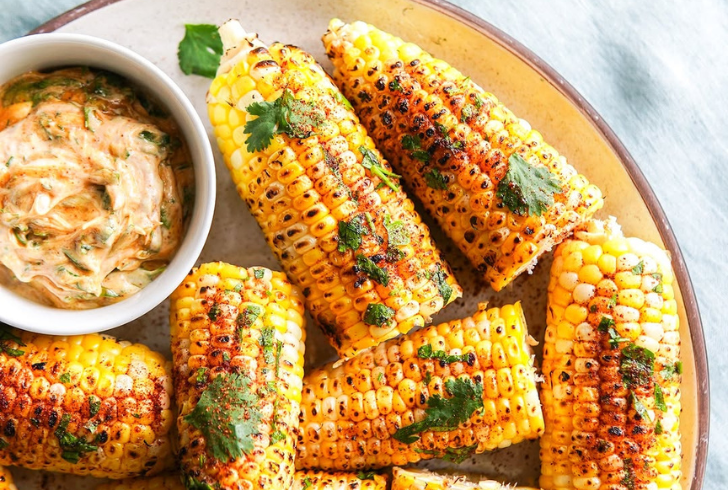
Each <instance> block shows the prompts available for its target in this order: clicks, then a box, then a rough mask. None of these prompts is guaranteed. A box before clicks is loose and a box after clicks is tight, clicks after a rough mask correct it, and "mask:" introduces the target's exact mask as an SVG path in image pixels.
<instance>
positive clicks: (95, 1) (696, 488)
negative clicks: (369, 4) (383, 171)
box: [28, 0, 710, 490]
mask: <svg viewBox="0 0 728 490" xmlns="http://www.w3.org/2000/svg"><path fill="white" fill-rule="evenodd" d="M121 1H123V0H90V1H88V2H86V3H83V4H81V5H79V6H77V7H75V8H73V9H71V10H68V11H66V12H64V13H62V14H60V15H58V16H56V17H54V18H53V19H51V20H49V21H48V22H46V23H44V24H42V25H40V26H39V27H37V28H35V29H33V30H32V31H30V32H29V33H28V34H40V33H46V32H53V31H55V30H57V29H59V28H60V27H63V26H65V25H66V24H69V23H70V22H73V21H74V20H76V19H78V18H80V17H83V16H85V15H87V14H89V13H91V12H94V11H96V10H99V9H102V8H104V7H107V6H109V5H112V4H115V3H118V2H121ZM410 1H412V2H414V3H417V4H419V5H423V6H425V7H427V8H430V9H432V10H435V11H437V12H439V13H441V14H444V15H446V16H448V17H450V18H452V19H454V20H456V21H458V22H460V23H462V24H464V25H466V26H467V27H469V28H471V29H473V30H475V31H477V32H478V33H480V34H482V35H484V36H486V37H488V38H489V39H490V40H492V41H494V42H495V43H496V44H498V45H499V46H500V47H501V48H503V49H505V50H506V51H508V52H510V53H511V54H513V55H514V56H516V57H518V58H519V59H521V60H522V61H523V62H524V63H526V64H527V65H528V66H529V67H531V69H533V70H534V71H536V72H537V73H538V74H539V75H541V76H542V77H543V79H544V80H546V81H547V82H548V83H549V84H550V85H551V86H552V87H554V88H555V89H556V90H557V91H558V92H559V93H561V95H563V96H564V97H566V98H567V99H568V100H569V102H571V104H573V105H574V106H575V107H576V108H577V109H578V110H579V112H580V113H581V114H582V115H583V116H584V117H585V118H586V119H587V120H588V121H589V122H590V123H591V124H592V126H593V127H594V128H595V129H596V130H597V132H598V133H599V134H600V135H601V136H602V138H603V139H604V140H605V141H606V142H607V143H608V144H609V146H610V148H611V149H612V151H614V153H615V154H616V155H617V157H618V160H619V161H620V163H621V164H622V166H623V167H624V169H625V170H626V171H627V175H629V178H630V180H631V181H632V183H633V184H634V186H635V187H636V188H637V190H638V191H639V193H640V195H641V197H642V200H643V201H644V202H645V205H646V206H647V209H648V211H649V213H650V216H652V219H653V221H654V222H655V225H656V226H657V229H658V231H659V233H660V237H661V238H662V240H663V242H664V243H665V246H666V247H667V249H668V250H669V251H670V253H671V255H672V262H673V268H674V269H675V275H676V277H677V280H678V284H679V285H680V289H681V292H682V296H683V303H684V306H685V313H686V315H687V319H688V329H689V330H690V338H691V340H692V345H693V356H694V358H695V367H696V372H695V375H696V379H697V383H696V386H697V387H698V393H697V403H698V443H697V448H696V454H695V457H696V461H695V473H694V474H693V478H692V482H691V485H690V488H691V490H700V489H701V488H702V486H703V480H704V477H705V470H706V466H707V454H708V444H709V433H710V376H709V368H708V357H707V351H706V345H705V335H704V331H703V322H702V319H701V317H700V309H699V305H698V301H697V297H696V296H695V288H694V287H693V283H692V280H691V278H690V273H689V272H688V268H687V264H686V263H685V258H684V256H683V254H682V250H681V249H680V245H679V243H678V241H677V238H676V237H675V234H674V233H673V231H672V227H671V226H670V222H669V221H668V219H667V216H666V214H665V211H664V210H663V208H662V205H661V204H660V201H659V200H658V199H657V196H656V195H655V193H654V191H653V190H652V187H651V186H650V184H649V182H648V181H647V178H646V177H645V175H644V173H642V170H641V169H640V168H639V166H638V165H637V162H636V161H635V160H634V158H633V157H632V155H631V154H630V153H629V151H628V150H627V148H626V147H625V146H624V144H623V143H622V141H621V140H620V139H619V138H618V137H617V135H616V133H615V132H614V131H613V130H612V128H611V127H610V126H609V125H608V124H607V123H606V122H605V120H604V118H602V117H601V116H600V115H599V113H598V112H597V111H596V110H595V109H594V107H593V106H592V105H591V104H590V103H589V102H587V101H586V99H584V97H582V95H581V94H580V93H579V92H578V91H577V90H576V88H574V86H573V85H571V84H570V83H569V82H568V81H567V80H565V79H564V78H563V77H562V76H561V75H560V74H559V73H558V72H557V71H556V70H555V69H554V68H552V67H551V65H549V64H548V63H546V62H545V61H544V60H543V59H542V58H541V57H539V56H538V55H536V54H535V53H534V52H533V51H531V49H529V48H527V47H526V46H525V45H524V44H522V43H521V42H519V41H517V40H516V39H514V38H513V37H511V36H510V35H509V34H507V33H506V32H504V31H502V30H501V29H499V28H497V27H496V26H494V25H493V24H491V23H489V22H488V21H486V20H485V19H482V18H480V17H478V16H477V15H475V14H473V13H472V12H469V11H467V10H465V9H463V8H461V7H459V6H457V5H454V4H452V3H450V2H449V1H447V0H410Z"/></svg>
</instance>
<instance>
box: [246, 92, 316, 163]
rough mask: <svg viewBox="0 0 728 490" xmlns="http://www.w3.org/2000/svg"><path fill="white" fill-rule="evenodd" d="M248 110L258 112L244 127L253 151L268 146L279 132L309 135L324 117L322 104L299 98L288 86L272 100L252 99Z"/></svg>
mask: <svg viewBox="0 0 728 490" xmlns="http://www.w3.org/2000/svg"><path fill="white" fill-rule="evenodd" d="M245 110H246V111H247V112H248V113H249V114H251V115H253V116H258V117H256V118H255V119H253V120H250V121H248V122H246V123H245V127H244V128H243V132H244V133H245V134H247V135H249V136H248V139H247V140H245V145H246V146H247V149H248V151H249V152H250V153H253V152H256V151H261V150H264V149H266V148H268V146H269V145H270V142H271V140H272V139H273V137H274V136H275V135H277V134H282V133H285V134H287V135H288V136H290V137H291V138H308V137H309V136H311V135H312V134H313V133H314V130H315V129H316V128H318V127H319V126H320V125H321V124H322V123H323V121H324V118H325V116H324V113H323V111H322V110H321V109H320V108H318V107H316V106H315V105H313V104H312V103H309V102H305V101H303V100H300V99H297V98H296V97H295V96H294V95H293V92H291V91H290V90H288V89H286V90H284V91H283V95H281V96H280V97H278V98H277V99H276V100H275V101H273V102H266V101H263V102H253V103H252V104H250V105H249V106H248V107H246V108H245Z"/></svg>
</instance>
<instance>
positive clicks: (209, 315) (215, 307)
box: [207, 303, 220, 322]
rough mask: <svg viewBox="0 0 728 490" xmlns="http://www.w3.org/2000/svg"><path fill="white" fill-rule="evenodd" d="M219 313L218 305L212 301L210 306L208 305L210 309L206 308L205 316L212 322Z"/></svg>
mask: <svg viewBox="0 0 728 490" xmlns="http://www.w3.org/2000/svg"><path fill="white" fill-rule="evenodd" d="M219 315H220V305H218V304H217V303H213V304H212V306H210V309H209V310H207V318H209V319H210V321H212V322H214V321H217V317H218V316H219Z"/></svg>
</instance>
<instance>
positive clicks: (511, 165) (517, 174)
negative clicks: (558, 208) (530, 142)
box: [496, 153, 561, 216]
mask: <svg viewBox="0 0 728 490" xmlns="http://www.w3.org/2000/svg"><path fill="white" fill-rule="evenodd" d="M559 192H561V184H560V183H559V180H558V179H557V178H556V177H554V176H553V175H552V174H551V173H550V172H549V171H548V169H546V168H545V167H535V166H533V165H531V164H530V163H528V162H527V161H526V160H524V159H523V157H522V156H521V155H519V154H518V153H513V154H512V155H511V156H510V157H509V158H508V171H507V172H506V175H505V176H504V177H503V180H501V181H500V183H499V184H498V191H497V192H496V196H497V197H498V198H500V199H502V200H503V204H504V205H505V206H506V207H507V208H508V209H510V210H511V211H513V212H514V213H516V214H518V215H521V216H525V215H536V216H541V215H542V214H543V213H545V212H546V210H547V209H548V207H549V206H551V205H552V204H553V203H554V194H556V193H559Z"/></svg>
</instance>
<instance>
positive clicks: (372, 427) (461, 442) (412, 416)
mask: <svg viewBox="0 0 728 490" xmlns="http://www.w3.org/2000/svg"><path fill="white" fill-rule="evenodd" d="M527 336H528V331H527V329H526V325H525V321H524V318H523V312H522V310H521V305H520V303H516V304H515V305H509V306H504V307H502V308H491V309H486V305H485V304H481V305H480V306H479V310H478V311H477V312H476V313H475V314H474V315H473V316H472V317H468V318H465V319H463V320H454V321H451V322H448V323H443V324H440V325H434V326H429V327H426V328H423V329H421V330H418V331H416V332H414V333H411V334H408V335H404V336H401V337H399V338H397V339H392V340H389V341H387V342H383V343H381V344H379V345H378V346H377V347H375V348H374V349H372V350H370V351H366V352H362V353H360V354H358V355H357V356H355V357H353V358H350V359H348V360H346V361H342V362H339V363H336V364H328V365H326V366H323V367H321V368H319V369H316V370H313V371H310V372H309V373H308V374H307V375H306V377H305V379H304V384H303V386H304V389H303V395H302V403H301V417H300V421H301V430H300V438H299V441H298V453H297V457H296V466H297V467H298V468H320V469H324V470H343V471H358V470H363V469H370V468H382V467H385V466H390V465H401V464H407V463H416V462H417V461H419V460H421V459H431V458H433V457H441V458H442V457H444V458H450V459H453V458H459V457H461V456H462V457H463V458H464V457H467V456H469V455H470V454H476V453H482V452H484V451H486V450H492V449H496V448H499V447H505V446H508V445H510V444H514V443H517V442H520V441H522V440H524V439H535V438H537V437H538V436H539V435H540V434H541V432H542V431H543V418H542V414H541V405H540V403H539V400H538V393H537V391H536V383H535V374H534V368H533V364H532V358H531V357H532V356H531V350H530V347H529V345H528V343H527ZM469 390H471V391H469ZM468 393H470V394H469V395H468ZM435 397H438V398H444V399H445V400H447V402H445V403H446V404H447V405H448V406H450V409H452V407H454V406H456V405H459V404H461V403H463V404H466V403H467V404H468V405H467V406H468V407H470V408H468V409H467V410H469V412H468V413H466V414H465V415H464V416H463V419H462V420H458V419H456V420H458V422H457V423H455V426H453V427H451V428H450V427H436V428H435V430H431V428H432V427H433V426H432V425H431V420H432V418H431V416H429V415H428V413H429V412H428V410H430V408H431V406H430V404H431V402H432V404H437V403H438V402H437V400H438V398H435ZM468 397H469V398H468ZM468 400H470V401H469V402H468ZM445 410H447V409H445ZM428 417H430V418H429V419H428ZM428 420H430V422H428ZM415 423H416V424H418V425H416V426H413V424H415ZM458 423H459V425H458ZM326 424H331V426H332V427H333V429H332V430H330V431H327V430H323V427H325V426H326ZM410 426H411V427H410ZM408 427H409V428H408ZM415 429H416V430H415Z"/></svg>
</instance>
